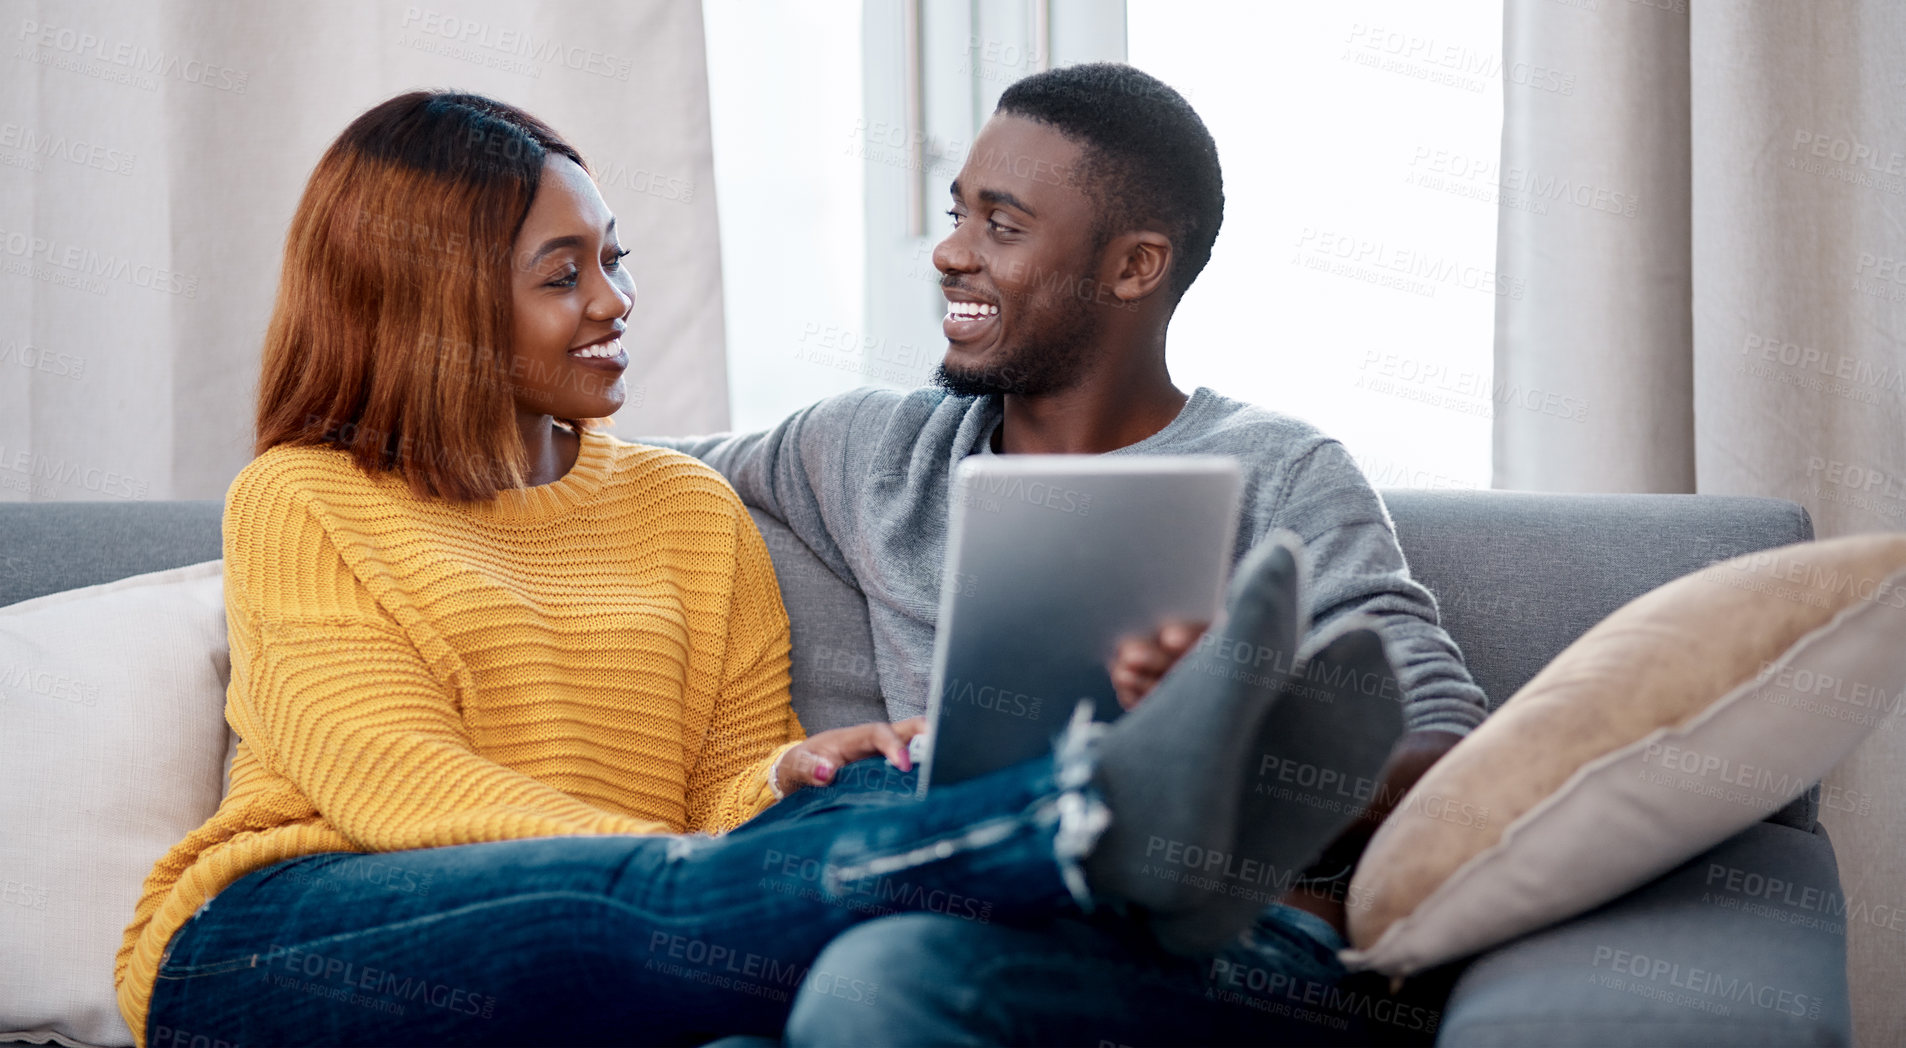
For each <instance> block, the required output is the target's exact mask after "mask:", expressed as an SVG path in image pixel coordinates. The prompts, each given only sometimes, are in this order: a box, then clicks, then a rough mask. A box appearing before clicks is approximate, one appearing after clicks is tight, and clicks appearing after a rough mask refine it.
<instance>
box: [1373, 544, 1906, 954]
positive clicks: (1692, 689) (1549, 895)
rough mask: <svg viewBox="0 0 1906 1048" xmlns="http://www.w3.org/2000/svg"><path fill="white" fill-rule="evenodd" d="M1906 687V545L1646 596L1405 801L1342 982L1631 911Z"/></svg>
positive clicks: (1553, 668)
mask: <svg viewBox="0 0 1906 1048" xmlns="http://www.w3.org/2000/svg"><path fill="white" fill-rule="evenodd" d="M1903 687H1906V534H1894V533H1889V534H1879V535H1859V536H1852V537H1849V538H1842V539H1834V540H1830V541H1825V542H1809V543H1801V544H1798V545H1793V546H1785V547H1782V548H1780V549H1775V550H1767V551H1763V552H1760V553H1754V554H1749V555H1747V556H1744V557H1738V558H1736V559H1734V560H1729V561H1724V562H1722V563H1719V564H1715V565H1711V566H1709V567H1707V568H1705V569H1703V570H1701V571H1698V572H1695V573H1694V574H1692V575H1688V576H1686V577H1684V578H1681V579H1677V580H1676V581H1674V582H1671V583H1669V584H1667V585H1665V586H1662V587H1661V588H1659V589H1656V590H1654V591H1652V592H1650V593H1647V594H1644V595H1643V596H1641V597H1638V598H1636V599H1635V600H1633V601H1631V602H1630V603H1629V604H1627V605H1626V606H1624V607H1622V608H1621V609H1619V610H1618V611H1616V612H1615V613H1614V614H1612V615H1610V616H1609V617H1608V618H1607V619H1605V620H1603V621H1602V622H1601V623H1600V624H1598V625H1597V626H1596V627H1595V628H1594V629H1592V630H1590V631H1588V633H1586V634H1584V635H1583V636H1582V637H1581V638H1580V639H1579V640H1577V641H1576V642H1575V643H1574V644H1572V645H1570V646H1569V647H1568V648H1567V649H1566V650H1564V651H1563V652H1562V653H1561V654H1560V655H1558V656H1556V658H1555V660H1554V661H1553V662H1551V663H1550V664H1549V665H1548V666H1547V667H1545V668H1544V669H1543V670H1542V672H1540V673H1538V674H1537V675H1536V676H1535V678H1534V679H1533V680H1531V681H1529V683H1528V684H1527V685H1526V686H1524V687H1523V689H1522V690H1521V691H1519V692H1517V693H1516V694H1515V695H1514V696H1513V697H1512V698H1510V699H1509V701H1508V702H1506V703H1504V704H1503V706H1502V708H1501V709H1499V710H1498V711H1496V712H1495V713H1494V714H1493V715H1492V716H1490V717H1489V719H1488V720H1487V721H1486V722H1484V723H1483V725H1482V726H1481V727H1479V728H1478V729H1476V731H1475V732H1473V733H1471V734H1470V736H1469V737H1468V738H1466V739H1464V740H1463V741H1462V742H1461V743H1460V744H1459V745H1458V746H1457V747H1456V748H1455V749H1454V750H1452V751H1450V753H1449V754H1448V755H1447V756H1446V757H1444V758H1443V759H1442V760H1441V761H1439V762H1438V763H1437V764H1436V765H1435V766H1434V767H1432V768H1431V769H1430V770H1429V772H1428V773H1427V774H1425V775H1424V776H1423V778H1422V779H1421V780H1420V781H1419V782H1418V783H1417V784H1416V786H1415V788H1413V789H1412V790H1411V791H1410V792H1409V793H1408V794H1407V795H1406V796H1405V797H1404V799H1403V801H1402V802H1401V803H1400V804H1399V805H1398V807H1397V812H1396V814H1394V815H1392V816H1391V818H1390V819H1389V821H1387V822H1386V823H1385V824H1384V826H1383V828H1382V829H1381V830H1380V831H1378V833H1377V835H1376V837H1375V838H1374V839H1373V840H1372V841H1371V843H1370V847H1369V849H1368V850H1367V851H1366V852H1365V853H1364V857H1363V861H1362V863H1361V865H1360V866H1359V868H1358V871H1357V874H1356V876H1355V878H1354V879H1353V881H1352V883H1351V887H1350V893H1349V900H1350V907H1349V925H1350V928H1349V930H1350V940H1351V943H1352V946H1353V949H1351V950H1348V951H1345V954H1344V958H1345V961H1346V962H1347V963H1349V964H1350V965H1351V966H1353V967H1356V968H1366V969H1375V970H1377V971H1381V972H1384V973H1386V974H1390V975H1406V974H1409V973H1411V972H1415V971H1419V970H1421V969H1423V968H1426V967H1430V966H1432V965H1436V964H1441V963H1443V962H1445V961H1449V960H1454V959H1456V958H1459V957H1463V956H1467V955H1469V954H1472V953H1475V952H1477V951H1479V950H1483V949H1486V948H1488V947H1490V946H1494V945H1496V944H1497V943H1500V942H1503V941H1505V940H1508V939H1511V938H1514V937H1515V936H1518V935H1522V934H1525V933H1527V932H1530V931H1533V930H1536V929H1538V928H1542V927H1544V926H1547V925H1549V924H1553V923H1555V922H1557V921H1560V920H1563V919H1565V918H1568V917H1571V916H1574V915H1576V914H1579V913H1582V912H1584V911H1587V910H1589V909H1592V908H1593V907H1595V906H1598V905H1600V904H1602V903H1604V902H1607V901H1608V900H1610V899H1613V898H1616V897H1617V896H1620V895H1621V894H1623V893H1625V892H1627V891H1629V890H1631V889H1633V888H1635V887H1637V886H1639V885H1641V884H1644V883H1646V882H1648V881H1649V880H1652V879H1653V878H1655V877H1657V876H1659V875H1661V874H1662V873H1665V872H1667V871H1668V870H1671V869H1673V868H1674V867H1676V866H1678V865H1680V864H1681V863H1683V862H1685V861H1687V860H1689V859H1691V858H1693V857H1695V856H1696V855H1699V854H1700V853H1702V852H1703V851H1706V850H1707V849H1709V848H1711V847H1713V846H1714V845H1716V844H1719V843H1720V842H1722V841H1724V840H1726V839H1727V838H1729V837H1731V836H1733V835H1734V834H1736V833H1738V832H1740V831H1741V830H1743V829H1745V828H1747V827H1748V826H1751V825H1753V824H1754V823H1755V822H1758V821H1760V820H1761V819H1764V818H1766V817H1767V816H1768V815H1770V814H1772V813H1773V812H1775V811H1778V810H1779V809H1780V808H1782V807H1784V806H1785V805H1786V804H1787V803H1788V802H1790V801H1792V800H1793V799H1794V798H1796V797H1798V796H1799V795H1800V794H1801V793H1802V792H1803V791H1805V790H1806V789H1808V788H1809V787H1811V786H1812V785H1813V784H1814V783H1815V782H1818V781H1819V780H1820V779H1821V778H1822V777H1823V776H1825V775H1826V774H1827V772H1828V771H1829V770H1831V769H1832V768H1833V766H1834V765H1835V764H1837V763H1839V762H1840V760H1841V759H1842V758H1843V757H1845V756H1846V754H1847V753H1848V752H1849V751H1851V750H1852V749H1853V747H1854V746H1855V745H1856V744H1858V743H1859V741H1860V740H1861V739H1862V738H1864V737H1865V736H1866V734H1867V733H1868V732H1870V731H1872V730H1873V729H1874V728H1875V727H1876V726H1877V725H1879V724H1880V723H1882V722H1884V721H1886V720H1888V719H1889V718H1891V717H1893V716H1894V715H1895V714H1896V713H1897V711H1898V709H1899V706H1900V704H1901V691H1902V688H1903ZM1479 810H1486V811H1488V812H1489V813H1490V817H1489V818H1488V819H1486V820H1476V819H1469V820H1455V819H1449V818H1443V817H1439V813H1445V812H1449V811H1479Z"/></svg>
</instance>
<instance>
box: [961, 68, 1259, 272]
mask: <svg viewBox="0 0 1906 1048" xmlns="http://www.w3.org/2000/svg"><path fill="white" fill-rule="evenodd" d="M996 111H997V112H1000V113H1010V114H1012V115H1014V116H1021V117H1025V118H1026V119H1028V120H1033V121H1037V122H1038V123H1041V124H1045V125H1047V126H1049V127H1051V128H1053V129H1054V130H1056V131H1058V132H1059V133H1060V134H1062V135H1064V136H1066V137H1067V138H1069V139H1072V140H1073V141H1075V142H1077V143H1079V145H1080V146H1081V147H1083V149H1084V153H1085V157H1084V163H1085V170H1084V171H1082V172H1080V179H1081V182H1082V184H1083V188H1084V189H1085V191H1086V193H1087V194H1088V195H1089V196H1091V197H1092V199H1093V201H1094V202H1095V203H1096V204H1097V205H1098V209H1099V226H1098V230H1097V233H1098V241H1099V243H1100V244H1101V245H1103V244H1104V243H1105V242H1106V241H1108V240H1110V239H1111V238H1112V237H1113V236H1116V235H1117V234H1119V233H1124V232H1128V231H1130V230H1133V229H1155V230H1157V231H1159V232H1161V233H1164V234H1165V235H1166V236H1168V237H1170V238H1171V246H1172V254H1173V258H1172V266H1171V282H1170V286H1171V290H1172V295H1173V298H1174V300H1175V299H1176V298H1177V297H1178V296H1181V295H1183V294H1184V293H1185V289H1186V288H1188V287H1190V286H1191V282H1192V281H1193V280H1196V279H1197V278H1198V274H1199V273H1200V272H1202V271H1203V270H1204V267H1205V263H1206V262H1208V261H1210V260H1211V245H1212V244H1213V243H1214V242H1215V241H1216V240H1217V239H1218V226H1219V225H1220V224H1221V223H1222V222H1223V221H1224V177H1223V173H1222V172H1221V171H1220V170H1219V168H1218V144H1217V143H1216V142H1214V141H1212V139H1211V132H1209V131H1207V130H1205V126H1204V121H1203V120H1200V119H1198V114H1197V112H1196V111H1195V110H1193V109H1192V108H1191V103H1189V102H1186V101H1185V99H1184V96H1183V95H1180V94H1179V93H1178V92H1176V91H1174V90H1172V89H1171V88H1170V87H1169V86H1167V85H1166V84H1165V83H1164V82H1163V81H1161V80H1159V79H1158V78H1156V77H1154V76H1151V75H1150V74H1147V73H1143V72H1140V71H1139V70H1137V69H1134V68H1132V67H1131V66H1128V65H1124V64H1122V63H1116V62H1092V63H1088V64H1084V65H1072V66H1062V67H1060V68H1058V69H1050V70H1047V71H1045V72H1043V73H1034V74H1033V75H1031V76H1029V77H1026V78H1025V79H1023V80H1020V81H1018V82H1016V83H1014V84H1013V85H1012V86H1010V87H1008V88H1007V89H1006V91H1005V93H1004V94H1002V95H1000V96H999V106H998V108H997V110H996Z"/></svg>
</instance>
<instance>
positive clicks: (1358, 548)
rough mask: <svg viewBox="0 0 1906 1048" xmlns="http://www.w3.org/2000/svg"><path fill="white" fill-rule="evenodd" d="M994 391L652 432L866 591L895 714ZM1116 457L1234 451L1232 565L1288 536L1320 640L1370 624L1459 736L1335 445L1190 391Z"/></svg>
mask: <svg viewBox="0 0 1906 1048" xmlns="http://www.w3.org/2000/svg"><path fill="white" fill-rule="evenodd" d="M1001 413H1002V408H1001V403H1000V400H999V398H998V397H977V398H975V397H958V396H953V395H952V394H949V393H947V392H945V391H944V390H940V389H937V388H924V389H916V390H913V391H911V392H900V391H897V390H887V389H859V390H855V391H853V392H851V393H844V394H841V395H839V396H836V397H830V398H828V399H827V400H823V401H821V402H820V403H818V404H815V405H813V406H811V407H808V408H806V409H804V410H802V411H799V412H796V413H795V414H793V415H791V416H789V417H788V418H787V419H786V420H785V421H783V422H782V423H781V424H780V425H778V426H775V427H774V428H773V429H770V430H767V431H764V432H760V433H746V434H723V435H718V436H710V437H677V438H666V439H661V438H658V439H646V438H645V439H644V443H650V444H657V445H660V446H663V447H671V448H676V449H678V450H681V451H685V452H687V453H688V454H691V455H694V456H695V457H697V458H699V459H702V460H703V461H705V462H707V463H708V464H709V465H711V466H713V467H714V468H716V469H717V470H720V471H721V472H722V473H723V474H724V475H726V476H727V478H728V480H729V482H730V483H731V484H733V485H734V488H735V490H736V491H737V492H738V493H740V495H741V497H742V499H743V500H744V501H746V502H747V503H749V504H750V505H753V506H756V507H759V508H760V509H762V510H765V511H767V512H768V513H769V514H770V515H772V516H774V517H776V518H778V519H780V520H782V521H785V522H786V523H787V525H788V527H789V528H790V529H792V530H793V532H794V533H795V534H796V535H797V536H799V537H800V538H801V540H802V541H803V542H805V543H807V545H808V546H809V547H810V548H812V549H813V550H814V552H815V553H816V554H818V555H819V556H820V558H821V559H822V560H823V561H824V562H826V564H827V565H828V567H830V568H831V569H833V571H834V573H835V574H837V575H839V576H840V577H841V578H842V579H845V580H847V581H848V582H850V583H852V584H854V586H856V587H857V588H858V589H859V590H860V591H861V593H863V594H865V596H866V598H867V613H868V617H869V619H870V622H871V625H872V628H873V641H874V659H875V669H876V672H877V673H878V675H879V681H880V690H881V693H882V695H883V696H885V698H886V701H887V709H888V711H889V712H890V713H891V714H892V715H893V716H895V717H896V718H899V717H905V716H911V715H913V714H916V713H922V712H925V710H926V704H927V690H928V684H929V678H930V677H931V675H932V668H933V633H934V627H935V624H936V622H937V620H938V616H939V608H940V572H941V566H942V564H943V563H944V561H945V557H946V534H947V524H948V519H949V517H948V507H947V501H948V490H949V488H950V486H951V484H952V479H953V468H954V466H956V465H957V464H958V463H959V461H960V460H961V459H963V458H965V457H966V456H968V455H972V454H987V453H990V448H991V440H992V434H993V430H994V429H995V428H997V426H998V425H999V420H1000V417H1001ZM1109 454H1113V455H1226V456H1230V457H1233V458H1236V459H1237V460H1238V461H1239V462H1240V463H1241V464H1242V465H1243V467H1244V501H1243V507H1242V510H1241V514H1242V515H1241V518H1240V520H1239V526H1238V537H1237V548H1236V549H1235V550H1233V551H1232V553H1233V563H1234V564H1235V563H1236V561H1237V559H1238V558H1241V557H1243V555H1244V554H1245V552H1246V551H1247V550H1249V549H1250V547H1251V546H1252V545H1253V544H1254V543H1256V542H1257V541H1258V540H1259V539H1262V538H1263V537H1264V536H1266V535H1268V534H1269V533H1270V532H1271V531H1272V530H1274V529H1277V528H1285V529H1288V530H1290V531H1292V532H1295V533H1296V534H1297V536H1298V537H1299V538H1301V539H1303V541H1304V548H1305V550H1306V551H1307V552H1308V554H1309V561H1310V573H1309V593H1308V601H1309V612H1310V616H1311V627H1312V629H1313V630H1315V629H1316V628H1318V627H1320V626H1323V625H1325V624H1327V623H1329V622H1330V621H1331V620H1333V619H1335V618H1337V617H1339V616H1341V615H1345V614H1348V613H1350V612H1352V611H1361V612H1364V613H1366V614H1369V615H1372V616H1375V617H1376V618H1377V619H1378V620H1379V621H1380V623H1381V626H1380V628H1381V630H1382V633H1383V635H1384V639H1385V641H1386V643H1387V645H1388V648H1389V651H1390V655H1391V658H1392V659H1393V660H1395V662H1396V663H1397V666H1396V669H1397V673H1398V678H1399V680H1398V683H1399V684H1400V685H1401V686H1402V688H1403V694H1404V713H1405V719H1406V723H1407V724H1408V726H1409V728H1410V729H1411V730H1422V729H1428V728H1434V729H1438V730H1442V731H1452V732H1457V733H1466V732H1467V731H1469V729H1471V728H1473V727H1475V726H1476V725H1477V724H1480V723H1481V722H1482V719H1483V714H1484V712H1485V711H1486V709H1487V707H1486V704H1485V700H1484V698H1483V694H1482V690H1481V689H1480V688H1478V687H1476V684H1475V682H1474V681H1472V680H1471V679H1470V677H1469V671H1468V669H1466V668H1465V667H1464V666H1463V660H1462V655H1461V653H1460V652H1458V651H1457V650H1456V644H1455V642H1454V641H1452V640H1450V638H1449V635H1448V634H1447V633H1444V632H1443V630H1442V627H1441V626H1439V625H1437V619H1436V601H1435V599H1434V598H1433V597H1431V596H1430V594H1429V591H1428V590H1425V589H1424V588H1423V587H1422V586H1420V585H1418V584H1417V583H1416V582H1415V581H1414V580H1412V579H1411V578H1410V573H1409V568H1408V566H1406V565H1405V564H1404V562H1403V552H1402V550H1401V549H1400V548H1398V546H1397V543H1396V534H1395V530H1394V528H1393V527H1392V525H1391V523H1390V515H1389V512H1388V511H1387V510H1385V509H1384V506H1383V501H1382V500H1381V499H1380V498H1378V497H1377V493H1376V492H1375V491H1374V490H1373V489H1372V488H1371V487H1370V484H1369V482H1368V481H1366V480H1365V479H1364V477H1363V474H1362V472H1360V471H1359V470H1358V469H1357V466H1356V464H1355V463H1354V462H1352V461H1351V458H1350V454H1349V452H1347V451H1345V450H1344V448H1343V445H1341V444H1339V443H1337V442H1336V441H1334V440H1331V439H1330V438H1328V437H1326V436H1324V435H1323V434H1322V433H1319V432H1318V431H1317V429H1316V428H1315V427H1313V426H1311V425H1309V424H1308V423H1305V422H1300V421H1298V420H1297V419H1293V418H1289V417H1287V416H1284V415H1280V414H1277V413H1275V412H1271V411H1266V410H1264V409H1263V408H1258V407H1254V406H1252V405H1250V404H1245V403H1242V402H1240V401H1236V400H1231V399H1229V398H1226V397H1221V396H1219V395H1218V394H1216V393H1213V392H1211V391H1210V390H1208V389H1204V388H1199V389H1198V390H1197V391H1196V392H1195V393H1193V394H1192V396H1191V399H1190V401H1189V402H1187V403H1186V404H1185V407H1184V410H1182V411H1181V412H1179V414H1178V417H1177V418H1176V419H1174V420H1173V421H1172V422H1171V424H1170V425H1168V426H1166V427H1165V428H1164V429H1162V430H1159V431H1158V432H1157V433H1154V434H1153V435H1151V436H1150V437H1147V438H1146V439H1144V440H1142V441H1139V442H1138V443H1136V444H1133V445H1130V446H1129V447H1123V448H1119V449H1118V450H1117V451H1113V452H1109Z"/></svg>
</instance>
